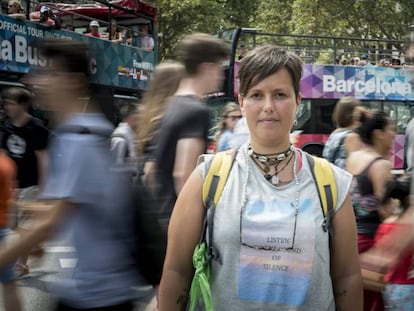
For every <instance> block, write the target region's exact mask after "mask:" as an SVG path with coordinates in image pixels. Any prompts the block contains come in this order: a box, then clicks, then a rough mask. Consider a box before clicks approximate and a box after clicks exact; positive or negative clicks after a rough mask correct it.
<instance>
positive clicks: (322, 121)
mask: <svg viewBox="0 0 414 311" xmlns="http://www.w3.org/2000/svg"><path fill="white" fill-rule="evenodd" d="M218 36H219V37H220V38H223V39H224V40H226V41H227V42H228V43H229V44H230V45H231V48H232V56H231V59H230V61H229V62H228V65H227V67H226V69H225V82H224V85H223V88H222V90H221V92H219V93H217V94H216V96H215V97H211V98H210V104H211V105H212V107H213V109H215V110H216V116H217V117H218V116H219V115H220V114H219V111H220V108H221V107H222V105H223V103H225V102H228V101H235V100H236V99H237V95H238V77H237V75H238V71H239V67H240V60H241V58H242V57H243V55H244V54H245V53H246V52H247V51H248V50H251V49H252V48H254V47H256V46H259V45H263V44H266V43H273V44H277V45H280V46H284V47H287V48H288V49H290V50H292V51H294V52H295V53H297V54H298V55H299V56H300V57H301V58H302V60H303V61H304V66H303V67H304V68H303V76H302V80H301V89H300V91H301V94H302V101H301V104H300V109H299V112H298V115H297V121H298V122H297V125H296V126H295V127H294V129H293V130H300V131H301V135H300V136H299V139H298V141H297V143H296V144H297V146H298V147H300V148H302V149H304V150H306V151H308V152H309V153H312V154H315V155H318V156H321V155H322V150H323V146H324V143H325V142H326V140H327V139H328V136H329V134H330V133H331V132H332V131H333V130H334V129H335V127H334V124H333V121H332V113H333V110H334V107H335V105H336V102H337V101H338V99H339V98H341V97H343V96H353V97H355V98H358V99H359V100H361V102H362V104H363V105H364V106H366V107H368V108H369V109H379V110H382V111H384V112H386V113H387V114H388V115H389V116H390V117H391V119H392V120H393V121H394V123H395V128H396V132H397V135H396V137H395V142H394V148H393V155H392V160H393V164H394V168H402V167H403V161H404V133H405V128H406V126H407V123H408V122H409V120H410V119H411V118H412V117H413V116H414V89H413V87H414V76H413V69H412V67H411V68H410V67H409V66H406V65H405V64H404V54H403V52H404V50H405V49H406V48H407V43H406V42H403V41H391V40H377V39H375V40H374V39H355V38H336V37H320V36H300V35H297V36H295V35H280V34H273V33H266V32H261V31H259V30H256V29H248V28H236V29H231V30H227V31H223V32H220V33H219V34H218ZM361 56H362V58H368V59H367V60H366V64H365V65H362V63H355V62H358V59H359V60H360V58H361ZM344 60H345V61H344ZM346 61H348V62H349V63H352V61H353V62H354V64H353V65H351V64H345V62H346ZM380 62H381V63H384V62H385V63H390V65H389V66H387V67H384V66H379V65H377V64H379V63H380ZM340 63H343V65H340ZM391 64H393V65H391Z"/></svg>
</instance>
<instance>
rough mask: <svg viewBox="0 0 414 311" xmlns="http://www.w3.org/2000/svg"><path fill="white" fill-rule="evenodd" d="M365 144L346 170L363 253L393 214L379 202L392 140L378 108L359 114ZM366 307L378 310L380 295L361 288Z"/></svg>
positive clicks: (388, 123) (387, 120)
mask: <svg viewBox="0 0 414 311" xmlns="http://www.w3.org/2000/svg"><path fill="white" fill-rule="evenodd" d="M357 131H358V134H359V136H360V137H361V140H362V142H363V143H364V146H363V147H362V148H361V149H360V150H358V151H355V152H352V153H351V154H350V155H349V157H348V159H347V161H346V169H347V171H348V172H350V173H351V174H352V175H354V177H353V181H352V186H351V197H352V204H353V207H354V211H355V217H356V222H357V232H358V250H359V253H364V252H365V251H367V250H369V249H370V248H371V247H372V246H373V245H374V236H375V233H376V231H377V229H378V226H379V225H380V223H381V222H382V221H383V220H384V219H385V218H387V217H388V216H390V215H391V214H392V212H393V211H392V206H391V204H390V203H389V202H387V203H386V204H382V203H381V202H382V199H383V198H384V195H385V189H386V185H387V183H388V182H389V181H390V180H392V174H391V169H392V164H391V161H390V160H389V155H390V152H391V148H392V146H393V142H394V135H395V130H394V125H393V123H392V120H391V119H390V118H389V117H388V116H387V115H385V114H384V113H383V112H381V111H372V112H370V111H367V112H364V113H362V115H361V125H360V126H359V128H358V130H357ZM364 305H365V309H366V310H381V308H382V300H381V295H380V294H378V293H374V292H371V291H368V290H365V291H364Z"/></svg>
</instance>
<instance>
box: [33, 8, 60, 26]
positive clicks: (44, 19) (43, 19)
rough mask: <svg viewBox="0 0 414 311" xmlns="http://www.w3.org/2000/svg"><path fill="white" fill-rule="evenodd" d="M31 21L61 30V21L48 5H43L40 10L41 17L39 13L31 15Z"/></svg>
mask: <svg viewBox="0 0 414 311" xmlns="http://www.w3.org/2000/svg"><path fill="white" fill-rule="evenodd" d="M30 21H32V22H38V23H41V24H43V25H46V26H49V27H54V28H55V29H60V28H61V25H60V21H59V19H58V18H57V17H56V16H55V14H54V13H53V11H52V10H51V9H50V8H49V7H47V6H46V5H42V7H41V8H40V15H39V13H38V12H32V13H30Z"/></svg>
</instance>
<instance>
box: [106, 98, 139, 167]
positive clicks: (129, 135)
mask: <svg viewBox="0 0 414 311" xmlns="http://www.w3.org/2000/svg"><path fill="white" fill-rule="evenodd" d="M120 113H121V119H122V122H121V123H119V125H118V127H117V128H116V129H115V130H114V131H113V133H112V136H111V151H112V153H113V154H114V155H115V157H116V164H117V165H128V166H129V165H130V166H131V169H134V170H135V169H136V161H137V156H136V151H135V131H136V126H137V108H136V105H125V106H123V107H121V109H120Z"/></svg>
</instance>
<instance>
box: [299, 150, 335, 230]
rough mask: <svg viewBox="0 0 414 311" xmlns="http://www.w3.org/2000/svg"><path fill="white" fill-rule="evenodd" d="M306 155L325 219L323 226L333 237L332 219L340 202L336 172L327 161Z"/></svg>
mask: <svg viewBox="0 0 414 311" xmlns="http://www.w3.org/2000/svg"><path fill="white" fill-rule="evenodd" d="M305 154H306V157H307V159H308V162H309V165H310V167H311V172H312V176H313V179H314V180H315V184H316V188H317V190H318V196H319V200H320V202H321V206H322V211H323V215H324V217H325V220H324V223H323V225H322V226H323V229H324V231H325V232H326V231H329V233H330V234H331V235H332V230H331V229H332V228H331V218H332V216H333V214H334V213H335V208H336V203H337V201H338V191H337V187H336V181H335V176H334V172H333V170H332V167H331V164H330V163H329V162H328V161H327V160H325V159H322V158H318V157H313V156H311V155H309V154H307V153H305Z"/></svg>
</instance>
